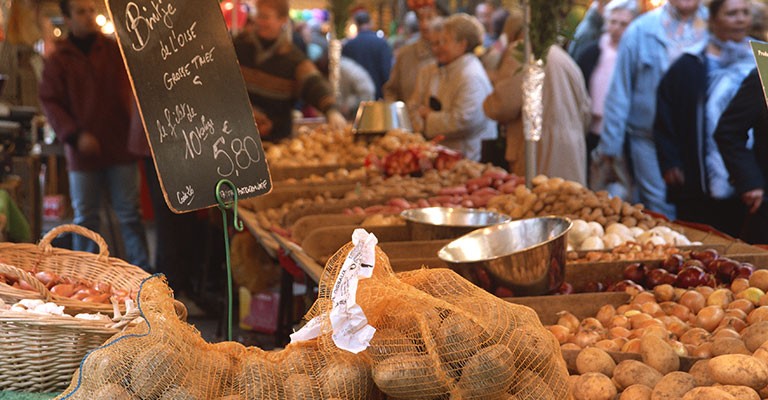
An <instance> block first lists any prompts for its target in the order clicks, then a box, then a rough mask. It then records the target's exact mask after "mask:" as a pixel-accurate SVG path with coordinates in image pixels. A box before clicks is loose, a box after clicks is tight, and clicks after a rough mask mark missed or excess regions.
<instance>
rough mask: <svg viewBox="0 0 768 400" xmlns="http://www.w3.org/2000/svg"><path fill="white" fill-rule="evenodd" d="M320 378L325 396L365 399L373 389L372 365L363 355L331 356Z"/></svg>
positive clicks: (352, 399) (349, 399)
mask: <svg viewBox="0 0 768 400" xmlns="http://www.w3.org/2000/svg"><path fill="white" fill-rule="evenodd" d="M319 380H320V381H321V382H322V384H321V386H320V389H321V391H322V393H323V398H334V397H336V398H341V399H347V400H365V399H367V398H368V397H369V396H370V394H371V392H372V389H373V381H372V378H371V367H370V365H368V363H367V362H366V361H365V359H364V358H363V357H362V355H353V354H351V353H350V355H346V354H345V353H340V354H339V355H336V356H334V357H331V358H330V359H329V360H328V365H327V366H326V368H325V369H324V370H323V373H322V375H321V378H320V379H319Z"/></svg>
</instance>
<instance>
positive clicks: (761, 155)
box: [714, 69, 768, 244]
mask: <svg viewBox="0 0 768 400" xmlns="http://www.w3.org/2000/svg"><path fill="white" fill-rule="evenodd" d="M750 129H753V136H754V140H755V142H754V144H753V146H752V148H751V149H750V148H748V147H747V141H748V140H749V130H750ZM714 136H715V140H716V141H717V147H718V148H719V149H720V154H721V155H722V156H723V161H725V166H726V168H728V173H729V174H730V177H731V183H732V184H733V186H734V188H735V189H736V193H737V194H738V195H739V196H740V197H741V201H742V202H743V203H744V204H745V205H746V206H747V208H748V209H749V213H750V216H749V217H748V218H747V220H746V225H745V227H744V232H743V236H742V239H744V240H746V241H748V242H750V243H763V244H764V243H768V206H766V204H765V202H764V201H763V199H764V195H765V185H766V180H765V179H766V177H768V108H766V104H765V95H764V93H763V87H762V84H761V83H760V77H759V76H758V74H757V69H754V70H752V72H750V74H749V75H747V77H746V78H744V81H743V82H742V83H741V87H740V88H739V91H738V92H737V93H736V96H734V98H733V99H732V100H731V102H730V104H729V105H728V108H726V109H725V112H723V115H722V116H721V117H720V121H719V122H718V124H717V128H716V129H715V133H714Z"/></svg>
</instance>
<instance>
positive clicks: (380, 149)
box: [264, 126, 425, 167]
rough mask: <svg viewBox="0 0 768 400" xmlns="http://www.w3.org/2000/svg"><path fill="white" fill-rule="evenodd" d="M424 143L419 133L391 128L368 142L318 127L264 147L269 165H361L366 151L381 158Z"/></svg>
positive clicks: (346, 133)
mask: <svg viewBox="0 0 768 400" xmlns="http://www.w3.org/2000/svg"><path fill="white" fill-rule="evenodd" d="M424 142H425V140H424V137H422V136H421V135H417V134H413V133H409V132H404V131H399V130H393V131H390V132H387V134H386V135H384V136H383V137H380V138H377V139H376V140H374V141H373V142H372V143H370V144H368V143H366V142H365V141H364V140H356V138H355V136H354V135H353V134H352V132H351V130H348V129H347V130H343V131H337V130H332V129H329V128H328V127H327V126H320V127H318V128H315V129H307V128H304V129H299V134H298V135H296V136H295V137H293V138H289V139H285V140H283V141H281V142H280V143H277V144H271V143H265V144H264V150H265V152H266V155H267V160H268V161H269V165H270V166H271V167H302V166H319V165H355V164H357V165H361V164H363V162H364V161H365V158H366V157H367V156H368V155H370V154H373V155H376V156H380V157H381V156H384V155H386V154H387V153H389V152H392V151H394V150H396V149H398V148H400V147H403V146H407V145H410V144H418V143H424Z"/></svg>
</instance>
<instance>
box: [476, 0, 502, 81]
mask: <svg viewBox="0 0 768 400" xmlns="http://www.w3.org/2000/svg"><path fill="white" fill-rule="evenodd" d="M507 18H509V11H507V10H505V9H503V8H497V9H496V11H494V12H493V15H492V16H491V28H492V29H493V31H492V32H491V38H492V39H493V43H492V44H491V46H490V47H488V48H486V49H485V53H483V55H482V56H480V61H482V62H483V67H485V71H486V72H487V73H488V77H489V78H491V81H493V79H494V78H493V76H492V75H493V74H495V73H496V71H497V70H498V69H499V66H500V65H501V57H502V54H503V53H504V49H506V48H507V43H508V41H509V40H508V39H507V36H506V35H505V34H504V24H505V23H506V22H507Z"/></svg>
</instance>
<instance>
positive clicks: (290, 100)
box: [234, 0, 346, 142]
mask: <svg viewBox="0 0 768 400" xmlns="http://www.w3.org/2000/svg"><path fill="white" fill-rule="evenodd" d="M256 10H257V14H256V30H255V32H254V33H250V34H249V33H244V34H240V35H238V36H237V37H236V38H235V39H234V45H235V53H236V54H237V59H238V61H239V62H240V71H241V72H242V73H243V78H244V80H245V86H246V89H247V90H248V97H249V98H250V100H251V106H252V107H253V114H254V119H255V120H256V124H257V125H258V128H259V134H260V135H261V138H262V140H265V141H272V142H276V141H279V140H280V139H283V138H286V137H288V136H289V135H291V133H292V126H293V120H292V115H291V110H292V109H293V106H294V104H295V103H296V102H297V100H299V99H302V100H303V101H305V102H306V103H309V104H310V105H312V106H313V107H315V108H316V109H318V110H319V111H320V112H322V113H324V114H325V118H326V120H327V121H328V125H330V127H331V128H332V129H339V130H340V129H345V127H346V120H345V119H344V116H343V115H342V114H341V113H340V112H339V110H338V109H337V107H336V99H335V98H334V96H333V90H332V89H331V86H330V84H329V83H328V81H327V80H326V79H325V78H324V77H323V76H322V75H321V74H320V72H319V71H318V70H317V68H316V67H315V65H314V64H313V63H312V61H310V60H309V59H308V58H307V57H306V55H304V53H302V52H301V50H299V49H298V48H297V47H296V46H295V45H294V44H293V43H292V42H291V32H290V28H289V25H288V1H287V0H259V2H258V4H257V5H256Z"/></svg>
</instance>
